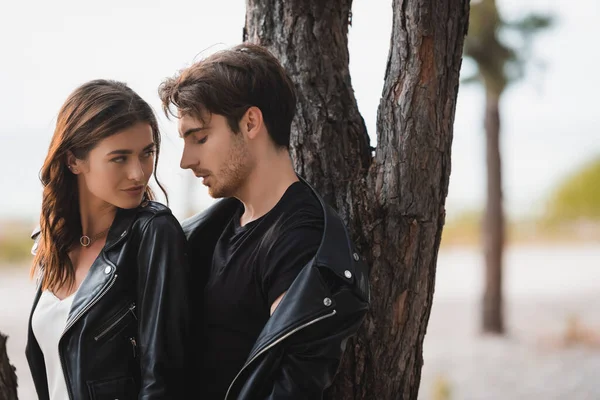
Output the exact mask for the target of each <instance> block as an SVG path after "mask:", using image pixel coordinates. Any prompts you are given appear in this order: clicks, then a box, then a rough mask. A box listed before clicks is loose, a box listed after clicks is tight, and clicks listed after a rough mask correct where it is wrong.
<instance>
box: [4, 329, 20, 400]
mask: <svg viewBox="0 0 600 400" xmlns="http://www.w3.org/2000/svg"><path fill="white" fill-rule="evenodd" d="M6 340H7V337H6V336H4V335H3V334H2V333H1V332H0V399H2V400H17V399H18V398H17V375H16V373H15V367H13V366H12V365H11V364H10V361H9V360H8V355H7V354H6Z"/></svg>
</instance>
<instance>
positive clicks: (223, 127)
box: [159, 44, 369, 400]
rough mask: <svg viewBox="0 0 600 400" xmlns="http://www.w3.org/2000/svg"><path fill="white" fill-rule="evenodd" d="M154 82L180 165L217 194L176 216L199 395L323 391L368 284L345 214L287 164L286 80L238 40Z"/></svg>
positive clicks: (257, 50)
mask: <svg viewBox="0 0 600 400" xmlns="http://www.w3.org/2000/svg"><path fill="white" fill-rule="evenodd" d="M159 93H160V97H161V100H162V103H163V107H164V110H165V112H166V113H167V115H169V114H171V115H174V116H176V117H177V118H178V125H179V133H180V135H181V137H182V138H183V139H184V150H183V155H182V157H181V168H184V169H191V170H192V171H193V172H194V174H195V175H196V176H197V177H199V178H201V179H202V181H203V184H204V185H206V186H207V187H208V190H209V193H210V195H211V196H212V197H214V198H223V200H221V201H219V202H217V203H216V204H215V205H213V206H212V207H211V208H209V209H208V210H207V211H205V212H203V213H201V214H199V215H197V216H194V217H192V218H190V219H189V220H187V221H185V222H184V223H183V226H184V230H185V232H186V235H187V237H188V241H189V244H190V249H189V252H190V254H189V256H190V262H191V263H192V264H191V265H192V269H193V270H195V271H196V273H197V276H196V278H195V279H194V282H193V283H192V284H193V285H194V287H196V291H197V292H198V293H199V297H198V299H197V304H198V305H197V307H198V308H200V309H201V310H202V311H201V312H198V314H197V316H195V317H197V318H198V321H199V322H198V328H199V330H200V332H199V333H198V344H199V346H200V347H201V350H200V352H201V354H200V356H199V357H200V358H201V360H198V364H200V365H201V371H202V376H200V377H198V379H201V380H202V384H201V385H199V390H198V391H199V395H201V397H202V399H219V400H222V399H224V398H225V399H280V398H286V399H319V398H321V397H322V394H323V391H324V390H325V389H326V388H327V387H328V386H330V385H331V383H332V380H333V378H334V375H335V373H336V371H337V368H338V366H339V363H340V359H341V356H342V353H343V350H344V347H345V343H346V341H347V339H348V338H349V337H350V336H352V335H353V334H355V333H356V330H357V329H358V327H359V325H360V323H361V322H362V320H363V318H364V315H365V313H366V311H367V308H368V301H369V289H368V279H367V268H366V266H365V265H364V264H363V263H362V262H361V261H360V257H359V256H358V255H357V254H356V253H355V252H354V250H353V246H352V243H350V241H349V239H348V234H347V232H346V229H345V227H344V225H343V222H342V221H341V219H340V218H339V216H338V215H337V214H336V213H335V212H334V211H333V210H332V209H331V208H329V207H328V206H326V205H325V204H324V203H323V201H322V200H321V198H320V197H319V196H318V195H317V194H316V193H315V192H314V190H313V189H312V188H311V187H310V186H309V185H308V184H307V183H306V182H304V181H303V180H302V179H301V178H299V177H298V176H297V175H296V173H295V171H294V168H293V165H292V161H291V158H290V154H289V143H290V130H291V123H292V118H293V117H294V113H295V110H296V98H295V94H294V88H293V84H292V82H291V80H290V79H289V77H288V76H287V75H286V73H285V71H284V70H283V68H282V67H281V65H280V64H279V62H278V61H277V59H276V58H275V57H273V55H271V54H270V53H269V52H268V51H267V50H265V49H264V48H262V47H259V46H255V45H250V44H243V45H240V46H237V47H234V48H232V49H228V50H224V51H221V52H218V53H215V54H213V55H211V56H209V57H208V58H206V59H204V60H202V61H199V62H197V63H195V64H193V65H192V66H190V67H189V68H187V69H185V70H183V71H181V72H180V73H179V74H178V75H177V76H175V77H174V78H171V79H167V80H166V81H165V82H163V83H162V85H161V86H160V89H159ZM173 106H174V107H173Z"/></svg>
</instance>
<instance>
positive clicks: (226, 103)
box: [158, 43, 296, 149]
mask: <svg viewBox="0 0 600 400" xmlns="http://www.w3.org/2000/svg"><path fill="white" fill-rule="evenodd" d="M158 93H159V96H160V99H161V101H162V106H163V110H164V111H165V114H167V116H169V115H173V116H176V115H175V113H174V112H173V111H172V110H171V105H174V106H175V107H176V108H177V111H178V112H179V113H180V114H181V115H192V116H194V117H195V118H197V119H199V120H200V121H204V118H206V117H207V116H208V115H210V114H218V115H222V116H224V117H225V118H226V119H227V122H228V124H229V126H230V127H231V129H232V130H233V131H234V132H236V133H237V132H239V122H240V120H241V118H242V116H243V115H244V114H245V113H246V111H247V110H248V109H249V108H250V107H252V106H255V107H258V108H259V109H260V110H261V112H262V115H263V120H264V122H265V125H266V127H267V130H268V131H269V136H270V137H271V139H272V140H273V142H274V143H275V145H276V146H277V147H285V148H286V149H287V148H289V145H290V129H291V124H292V119H293V118H294V113H295V111H296V95H295V93H294V85H293V83H292V81H291V79H290V77H289V76H288V75H287V73H286V72H285V70H284V69H283V67H282V66H281V64H280V63H279V61H278V60H277V58H275V56H273V54H271V53H270V52H269V51H268V50H267V49H265V48H264V47H261V46H258V45H253V44H248V43H244V44H241V45H238V46H235V47H233V48H230V49H227V50H221V51H219V52H217V53H214V54H212V55H210V56H208V57H207V58H205V59H203V60H201V61H198V62H196V63H194V64H193V65H191V66H190V67H188V68H185V69H183V70H182V71H180V72H179V73H178V74H177V75H176V76H174V77H172V78H168V79H166V80H165V81H164V82H163V83H162V84H161V85H160V87H159V89H158Z"/></svg>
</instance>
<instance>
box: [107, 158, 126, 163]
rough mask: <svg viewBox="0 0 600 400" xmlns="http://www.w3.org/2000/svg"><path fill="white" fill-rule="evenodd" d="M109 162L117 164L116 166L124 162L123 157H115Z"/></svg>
mask: <svg viewBox="0 0 600 400" xmlns="http://www.w3.org/2000/svg"><path fill="white" fill-rule="evenodd" d="M110 161H112V162H114V163H117V164H121V163H123V162H125V157H124V156H121V157H115V158H113V159H111V160H110Z"/></svg>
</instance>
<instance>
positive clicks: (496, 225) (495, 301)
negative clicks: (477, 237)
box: [482, 90, 504, 334]
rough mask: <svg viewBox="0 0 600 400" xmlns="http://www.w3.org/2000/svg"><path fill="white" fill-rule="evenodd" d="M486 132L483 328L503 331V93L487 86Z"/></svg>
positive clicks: (489, 330) (490, 331)
mask: <svg viewBox="0 0 600 400" xmlns="http://www.w3.org/2000/svg"><path fill="white" fill-rule="evenodd" d="M486 92H487V93H486V107H485V136H486V158H487V204H486V209H485V218H484V227H483V239H484V240H483V243H484V252H485V289H484V294H483V310H482V311H483V320H482V321H483V326H482V328H483V332H485V333H495V334H501V333H504V319H503V313H502V249H503V247H504V213H503V210H502V173H501V163H500V112H499V102H500V95H499V94H496V93H495V92H494V91H491V90H486Z"/></svg>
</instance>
